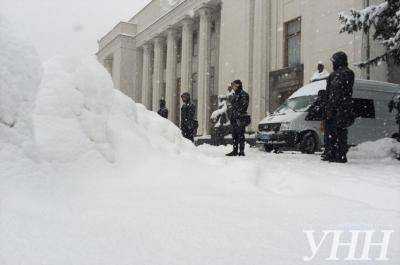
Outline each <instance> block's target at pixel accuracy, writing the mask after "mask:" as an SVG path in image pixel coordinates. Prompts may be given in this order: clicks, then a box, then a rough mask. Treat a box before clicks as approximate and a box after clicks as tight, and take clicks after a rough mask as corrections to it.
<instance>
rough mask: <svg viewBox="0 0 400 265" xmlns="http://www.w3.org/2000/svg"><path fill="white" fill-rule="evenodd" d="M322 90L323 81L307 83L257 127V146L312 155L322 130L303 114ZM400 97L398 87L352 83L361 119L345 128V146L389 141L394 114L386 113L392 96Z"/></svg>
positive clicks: (318, 146) (320, 143) (394, 130)
mask: <svg viewBox="0 0 400 265" xmlns="http://www.w3.org/2000/svg"><path fill="white" fill-rule="evenodd" d="M325 89H326V80H321V81H317V82H313V83H310V84H308V85H306V86H304V87H302V88H300V89H299V90H298V91H296V92H295V93H294V94H293V95H292V96H291V97H290V98H289V99H288V100H286V101H285V103H283V104H282V105H281V106H280V107H279V108H278V109H277V110H276V111H275V112H274V113H272V114H270V115H268V116H267V117H266V118H265V119H263V120H262V121H261V122H260V123H259V126H258V129H259V132H258V134H257V144H258V145H260V146H262V147H263V148H265V150H266V151H268V152H270V151H272V150H274V149H278V148H283V149H289V150H300V151H302V152H303V153H314V152H316V151H318V150H320V149H321V147H322V146H323V145H324V130H323V127H322V123H321V122H320V121H306V119H305V118H306V116H307V114H308V112H307V110H308V109H309V107H310V106H311V104H312V103H313V102H314V101H315V100H316V98H317V96H318V92H319V91H320V90H325ZM396 95H400V85H396V84H390V83H384V82H378V81H370V80H356V81H355V84H354V92H353V98H354V100H355V101H356V102H359V103H360V104H359V105H362V106H363V107H362V110H359V112H361V113H362V114H361V117H360V118H357V119H356V121H355V123H354V125H352V126H351V127H350V128H349V145H353V146H354V145H358V144H360V143H362V142H366V141H375V140H378V139H381V138H385V137H392V136H393V135H394V134H395V133H397V132H398V130H399V126H398V125H397V124H396V118H395V114H393V113H390V112H389V109H388V104H389V102H390V101H391V100H392V99H393V97H394V96H396Z"/></svg>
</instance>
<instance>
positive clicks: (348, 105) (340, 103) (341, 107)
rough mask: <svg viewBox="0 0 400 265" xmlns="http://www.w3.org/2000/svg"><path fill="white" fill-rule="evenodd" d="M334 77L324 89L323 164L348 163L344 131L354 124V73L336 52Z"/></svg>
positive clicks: (333, 62)
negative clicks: (324, 134) (324, 135)
mask: <svg viewBox="0 0 400 265" xmlns="http://www.w3.org/2000/svg"><path fill="white" fill-rule="evenodd" d="M331 61H332V64H333V70H334V71H333V73H331V74H330V75H329V78H328V83H327V88H326V111H325V132H326V134H327V136H326V137H325V139H326V142H325V148H326V151H325V153H324V154H325V155H324V157H323V160H325V161H330V162H336V163H346V162H347V157H346V155H347V152H348V145H347V134H348V131H347V128H348V127H350V126H351V125H352V124H353V123H354V115H353V108H352V102H353V100H352V96H353V85H354V72H353V71H352V70H350V69H349V67H348V60H347V55H346V54H345V53H344V52H337V53H335V54H334V55H333V56H332V59H331Z"/></svg>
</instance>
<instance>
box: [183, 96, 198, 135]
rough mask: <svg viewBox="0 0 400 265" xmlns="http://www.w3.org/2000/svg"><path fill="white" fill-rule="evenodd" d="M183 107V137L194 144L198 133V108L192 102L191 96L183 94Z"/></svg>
mask: <svg viewBox="0 0 400 265" xmlns="http://www.w3.org/2000/svg"><path fill="white" fill-rule="evenodd" d="M181 99H182V101H183V105H182V108H181V131H182V135H183V137H185V138H186V139H189V140H190V141H192V142H194V136H195V135H196V133H197V127H198V122H197V120H196V107H195V106H194V105H193V103H192V102H191V101H190V94H189V93H183V94H182V96H181Z"/></svg>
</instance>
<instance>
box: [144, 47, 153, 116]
mask: <svg viewBox="0 0 400 265" xmlns="http://www.w3.org/2000/svg"><path fill="white" fill-rule="evenodd" d="M150 49H151V46H150V44H145V45H143V77H142V104H143V105H144V106H145V107H146V108H147V109H150V107H151V106H150V102H151V100H150V95H151V93H150V89H151V86H150V83H151V73H150V71H151V69H150V64H151V58H150V56H151V51H150Z"/></svg>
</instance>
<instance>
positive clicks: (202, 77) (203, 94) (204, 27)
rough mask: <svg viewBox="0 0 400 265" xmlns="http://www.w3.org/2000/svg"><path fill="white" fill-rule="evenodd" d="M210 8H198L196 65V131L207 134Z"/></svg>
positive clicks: (208, 116)
mask: <svg viewBox="0 0 400 265" xmlns="http://www.w3.org/2000/svg"><path fill="white" fill-rule="evenodd" d="M210 13H211V10H210V9H209V8H208V7H203V8H201V9H200V10H199V14H200V29H199V67H198V96H197V97H198V110H197V116H198V121H199V129H198V133H199V134H202V135H207V134H208V133H209V120H210V82H209V79H210V78H209V67H210V33H211V19H210V16H211V15H210Z"/></svg>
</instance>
